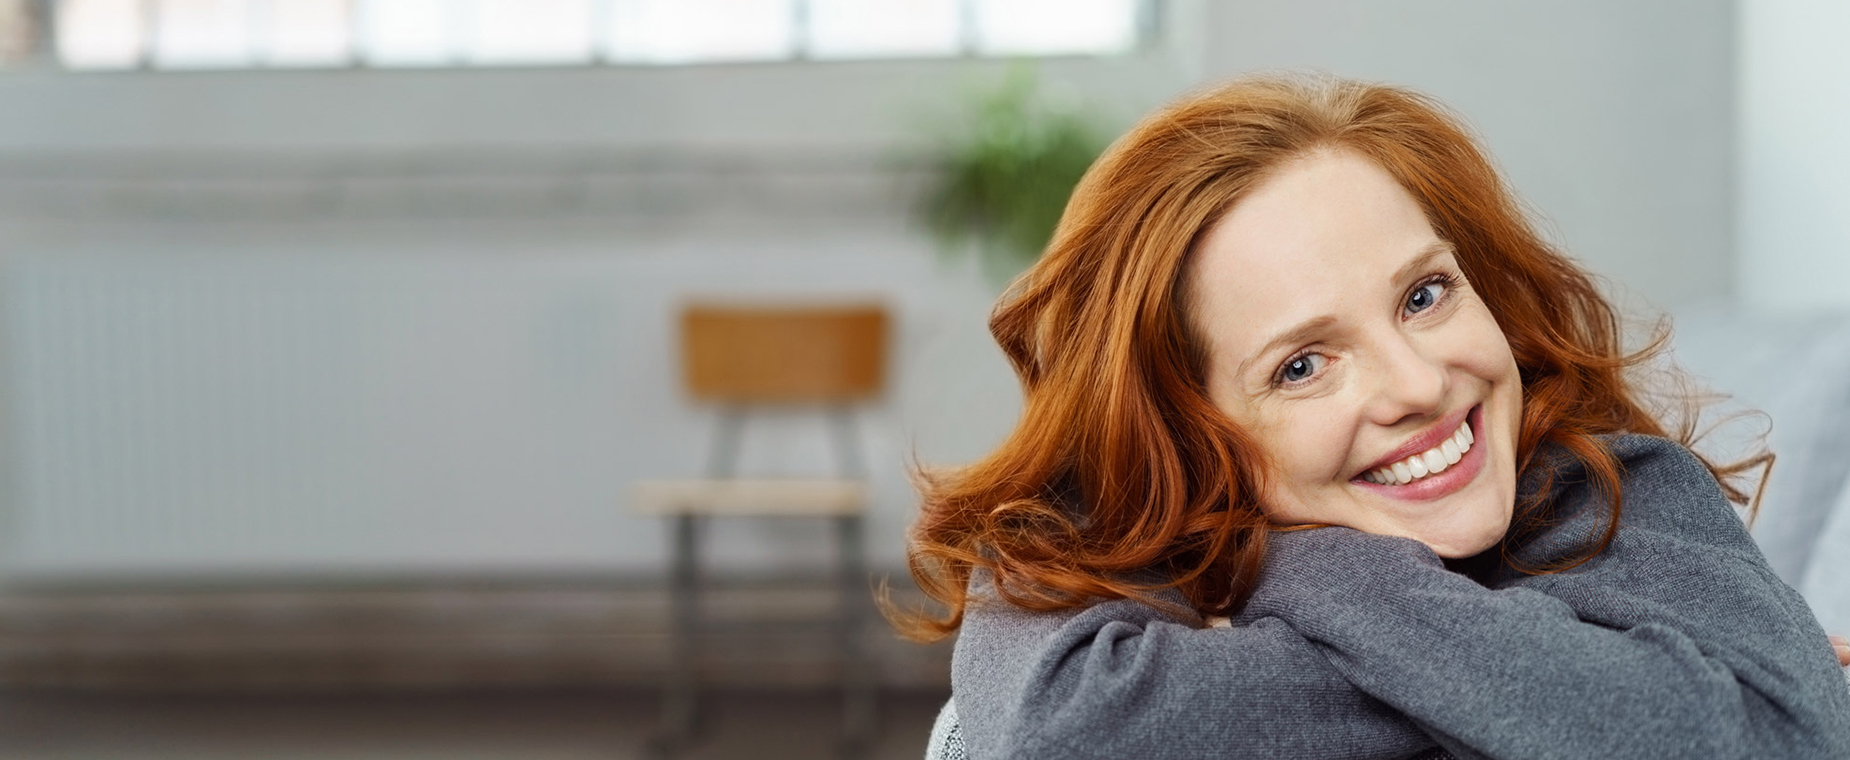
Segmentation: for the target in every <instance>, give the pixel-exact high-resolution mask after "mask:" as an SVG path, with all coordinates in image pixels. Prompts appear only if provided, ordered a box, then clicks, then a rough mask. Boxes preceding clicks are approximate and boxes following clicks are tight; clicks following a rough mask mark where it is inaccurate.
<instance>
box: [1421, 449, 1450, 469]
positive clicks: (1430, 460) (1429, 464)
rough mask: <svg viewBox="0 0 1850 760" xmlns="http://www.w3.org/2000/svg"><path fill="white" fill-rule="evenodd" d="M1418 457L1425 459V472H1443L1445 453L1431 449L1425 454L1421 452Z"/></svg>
mask: <svg viewBox="0 0 1850 760" xmlns="http://www.w3.org/2000/svg"><path fill="white" fill-rule="evenodd" d="M1420 458H1421V459H1423V460H1425V461H1426V471H1427V472H1430V473H1432V474H1434V475H1437V474H1439V473H1441V472H1445V468H1446V464H1445V454H1443V453H1441V452H1440V451H1439V450H1438V449H1433V450H1431V451H1428V452H1426V453H1425V454H1421V455H1420Z"/></svg>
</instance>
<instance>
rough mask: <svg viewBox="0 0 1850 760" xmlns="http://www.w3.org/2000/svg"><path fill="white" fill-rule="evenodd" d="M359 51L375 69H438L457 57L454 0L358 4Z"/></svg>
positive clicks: (370, 0)
mask: <svg viewBox="0 0 1850 760" xmlns="http://www.w3.org/2000/svg"><path fill="white" fill-rule="evenodd" d="M358 2H359V11H360V51H361V55H362V57H364V58H365V59H366V62H367V63H369V64H372V65H375V66H441V65H445V64H449V63H454V62H455V61H456V60H457V59H458V58H459V57H460V56H458V55H457V53H458V52H460V51H458V50H457V47H458V46H457V44H456V43H457V37H458V36H459V35H457V34H456V33H455V32H456V27H457V26H459V24H458V23H457V22H459V21H460V20H461V19H459V18H458V15H459V14H458V13H457V11H459V10H461V9H462V3H459V2H455V0H358Z"/></svg>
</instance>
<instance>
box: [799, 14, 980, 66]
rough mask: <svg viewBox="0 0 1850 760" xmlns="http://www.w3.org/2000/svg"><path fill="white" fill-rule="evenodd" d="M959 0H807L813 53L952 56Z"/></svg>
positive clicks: (825, 55)
mask: <svg viewBox="0 0 1850 760" xmlns="http://www.w3.org/2000/svg"><path fill="white" fill-rule="evenodd" d="M958 5H959V0H810V2H809V54H810V55H812V56H814V57H816V58H877V57H881V56H901V55H956V54H957V52H958V48H959V47H960V43H961V42H962V40H961V39H960V37H959V35H958V27H959V24H958V21H959V18H958V17H959V12H960V9H959V8H958Z"/></svg>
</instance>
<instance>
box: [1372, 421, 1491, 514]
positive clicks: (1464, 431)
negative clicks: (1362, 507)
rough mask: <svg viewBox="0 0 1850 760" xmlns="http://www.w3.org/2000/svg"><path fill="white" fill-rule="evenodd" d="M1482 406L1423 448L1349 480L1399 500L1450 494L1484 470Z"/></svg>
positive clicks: (1432, 497)
mask: <svg viewBox="0 0 1850 760" xmlns="http://www.w3.org/2000/svg"><path fill="white" fill-rule="evenodd" d="M1483 412H1484V407H1483V406H1482V405H1479V406H1476V407H1473V408H1472V409H1471V411H1470V412H1469V413H1467V414H1466V415H1465V419H1464V422H1463V423H1462V424H1460V425H1459V426H1458V428H1457V429H1456V430H1454V431H1453V432H1452V434H1451V435H1449V436H1446V437H1445V438H1444V439H1442V440H1440V442H1439V443H1438V444H1437V445H1435V446H1433V447H1431V448H1429V449H1427V450H1425V451H1420V452H1417V453H1414V454H1411V455H1409V456H1407V457H1405V458H1402V459H1400V460H1397V461H1395V462H1392V463H1390V464H1387V465H1382V466H1379V467H1376V468H1373V469H1371V470H1368V471H1367V472H1364V473H1362V474H1361V475H1359V476H1357V477H1356V478H1355V479H1354V480H1351V481H1350V482H1351V483H1354V484H1356V485H1360V486H1363V487H1366V488H1368V489H1370V490H1375V491H1379V492H1381V493H1383V494H1384V495H1388V496H1393V497H1395V498H1399V499H1408V500H1413V501H1424V500H1427V499H1436V498H1439V497H1441V496H1445V495H1447V494H1450V493H1453V492H1455V491H1457V490H1459V489H1461V488H1463V487H1465V485H1466V484H1468V483H1470V482H1471V480H1472V479H1473V478H1474V477H1476V476H1477V473H1478V471H1479V470H1481V469H1483V463H1484V454H1483V449H1484V446H1482V445H1479V442H1478V436H1479V433H1480V432H1481V431H1482V428H1483V416H1484V415H1483Z"/></svg>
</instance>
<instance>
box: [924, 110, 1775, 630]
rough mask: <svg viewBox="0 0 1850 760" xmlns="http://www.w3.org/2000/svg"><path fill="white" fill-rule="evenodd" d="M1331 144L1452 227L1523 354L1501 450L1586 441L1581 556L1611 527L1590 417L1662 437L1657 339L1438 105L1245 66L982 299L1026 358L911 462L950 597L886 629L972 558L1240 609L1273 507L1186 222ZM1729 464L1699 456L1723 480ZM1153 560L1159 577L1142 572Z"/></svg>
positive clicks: (1050, 585)
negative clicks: (1593, 511)
mask: <svg viewBox="0 0 1850 760" xmlns="http://www.w3.org/2000/svg"><path fill="white" fill-rule="evenodd" d="M1337 148H1340V149H1343V150H1348V151H1352V152H1354V153H1356V154H1358V155H1361V156H1365V157H1367V158H1369V159H1371V160H1373V161H1375V162H1376V163H1377V164H1379V165H1380V166H1381V167H1382V168H1383V169H1385V170H1387V172H1388V173H1389V174H1390V175H1392V176H1393V177H1394V178H1395V179H1396V180H1397V181H1398V182H1399V183H1400V185H1401V186H1402V187H1403V188H1405V189H1406V190H1407V192H1408V193H1410V194H1411V195H1412V196H1413V198H1414V199H1415V200H1416V201H1418V203H1419V204H1420V206H1421V207H1422V208H1423V209H1424V210H1425V212H1426V217H1427V220H1428V221H1429V222H1430V223H1431V224H1432V227H1433V230H1434V231H1435V232H1436V233H1437V234H1438V235H1439V237H1440V238H1442V239H1444V240H1446V241H1448V242H1450V243H1451V244H1452V245H1453V246H1454V247H1455V248H1456V250H1457V259H1458V263H1459V265H1460V266H1461V267H1462V268H1463V270H1464V274H1465V277H1466V278H1467V279H1468V280H1469V281H1470V282H1471V286H1472V288H1473V289H1474V290H1475V291H1476V292H1477V293H1478V294H1480V296H1481V297H1482V298H1483V300H1484V303H1485V304H1486V305H1487V306H1488V307H1489V309H1490V311H1491V313H1492V314H1493V315H1494V316H1495V317H1496V320H1497V324H1498V325H1500V326H1501V327H1502V329H1503V333H1504V336H1505V338H1506V339H1507V340H1508V341H1509V345H1510V350H1511V352H1512V353H1513V354H1514V355H1515V358H1516V364H1517V366H1518V368H1519V369H1520V371H1521V377H1522V396H1523V407H1522V430H1521V433H1520V435H1519V436H1518V441H1517V451H1516V462H1517V469H1518V471H1519V472H1524V471H1526V470H1528V469H1529V465H1530V463H1531V461H1532V459H1533V456H1534V453H1535V452H1536V450H1537V448H1538V447H1539V446H1540V445H1541V444H1542V443H1544V442H1548V443H1552V444H1555V445H1558V446H1561V447H1563V448H1565V449H1566V450H1567V451H1569V452H1571V453H1572V454H1573V455H1574V456H1576V457H1578V458H1579V459H1580V460H1581V461H1583V462H1585V463H1586V465H1587V471H1588V472H1589V473H1590V476H1591V478H1592V480H1593V484H1594V485H1595V486H1596V487H1597V488H1599V489H1601V491H1602V492H1603V493H1606V494H1609V495H1610V496H1611V503H1612V507H1611V509H1612V518H1613V519H1611V520H1608V521H1607V522H1608V525H1607V529H1606V532H1605V534H1604V535H1603V536H1600V537H1598V538H1597V539H1596V540H1594V541H1590V542H1589V545H1588V550H1587V551H1586V552H1585V554H1584V556H1582V557H1581V558H1580V561H1584V560H1585V559H1586V558H1589V557H1591V556H1593V555H1595V554H1597V553H1598V552H1599V551H1602V550H1603V549H1604V548H1605V546H1606V544H1607V543H1608V542H1610V541H1611V538H1612V532H1613V531H1614V530H1616V528H1617V524H1618V521H1617V515H1618V509H1619V504H1620V487H1619V471H1618V464H1617V462H1616V461H1615V460H1614V459H1613V457H1612V456H1611V455H1610V454H1609V453H1608V452H1607V451H1606V449H1605V448H1604V446H1603V445H1602V443H1601V441H1600V439H1599V438H1597V437H1596V436H1600V435H1603V434H1608V433H1619V432H1632V433H1643V434H1649V435H1660V436H1661V435H1665V430H1664V426H1663V425H1662V424H1661V423H1660V422H1659V420H1658V419H1657V418H1656V417H1655V416H1654V415H1653V414H1651V413H1650V412H1649V411H1647V410H1646V408H1645V406H1644V405H1643V404H1642V403H1641V399H1640V396H1639V393H1638V391H1637V390H1636V389H1635V388H1634V387H1633V386H1632V385H1631V383H1630V381H1628V380H1627V370H1628V369H1630V368H1631V367H1633V366H1635V365H1637V364H1639V363H1640V362H1641V361H1643V360H1644V358H1646V356H1647V355H1648V354H1649V353H1650V352H1651V351H1652V350H1654V349H1655V347H1656V345H1658V344H1660V343H1661V337H1660V340H1659V341H1658V342H1657V343H1654V344H1653V346H1652V348H1651V349H1647V351H1644V352H1639V353H1635V354H1627V353H1626V352H1625V351H1624V349H1623V347H1622V345H1621V341H1622V330H1621V325H1620V321H1619V317H1618V314H1617V312H1616V311H1615V310H1614V309H1613V307H1612V305H1611V304H1610V303H1608V302H1607V301H1606V299H1605V298H1604V297H1602V296H1601V295H1600V293H1599V291H1598V289H1597V287H1596V286H1595V284H1594V281H1593V280H1592V278H1591V277H1590V276H1589V275H1588V273H1587V272H1586V271H1585V270H1583V269H1582V268H1581V267H1579V266H1578V265H1577V264H1575V263H1574V262H1573V261H1572V260H1570V259H1568V258H1567V257H1566V256H1564V255H1563V254H1561V253H1560V252H1558V251H1556V250H1554V249H1553V248H1552V247H1550V246H1549V245H1548V244H1547V243H1545V242H1544V241H1543V240H1542V238H1541V237H1540V236H1539V235H1538V234H1536V231H1535V230H1534V228H1533V227H1532V226H1531V225H1530V223H1529V221H1528V220H1527V219H1526V218H1525V216H1524V214H1523V213H1522V211H1521V209H1520V208H1519V207H1518V204H1517V202H1516V200H1515V198H1514V196H1513V195H1512V194H1511V193H1510V191H1509V190H1508V188H1506V187H1505V185H1504V183H1503V181H1502V180H1501V178H1499V176H1498V175H1497V172H1496V170H1495V169H1494V168H1493V167H1492V165H1491V163H1490V161H1489V159H1488V158H1487V157H1486V155H1485V154H1484V152H1483V151H1482V150H1480V149H1479V148H1478V146H1477V145H1476V143H1475V142H1474V141H1473V140H1472V138H1471V136H1470V135H1469V133H1468V132H1467V131H1466V130H1465V129H1464V128H1463V127H1461V126H1460V122H1459V121H1458V120H1457V119H1456V118H1454V117H1452V116H1450V115H1449V114H1448V112H1447V111H1446V109H1445V108H1444V107H1443V106H1441V105H1439V104H1438V103H1436V102H1434V101H1432V100H1430V99H1428V98H1426V97H1424V96H1421V95H1419V94H1417V93H1413V92H1409V91H1407V90H1403V89H1398V88H1394V87H1386V86H1380V85H1372V84H1364V83H1359V82H1351V81H1341V80H1331V79H1305V78H1286V77H1265V78H1253V79H1244V80H1239V81H1235V82H1233V83H1230V84H1227V85H1224V86H1221V87H1218V88H1215V89H1211V90H1207V91H1204V92H1201V93H1199V94H1196V95H1193V96H1190V97H1186V98H1184V99H1182V100H1180V101H1178V102H1176V103H1174V104H1171V105H1169V106H1168V107H1165V108H1163V109H1162V110H1160V111H1157V112H1156V113H1154V114H1152V115H1150V116H1149V117H1147V118H1145V119H1144V120H1143V121H1142V122H1140V123H1139V124H1138V125H1137V126H1135V127H1133V128H1132V129H1131V130H1130V132H1128V133H1127V134H1125V135H1124V136H1123V137H1121V138H1119V139H1118V140H1117V141H1116V142H1115V143H1114V144H1113V145H1112V146H1111V148H1110V149H1109V150H1107V151H1106V152H1105V154H1104V155H1103V156H1101V157H1100V158H1099V159H1098V161H1097V162H1096V163H1094V164H1093V166H1092V168H1091V169H1090V170H1089V171H1087V172H1086V175H1085V177H1084V178H1083V179H1082V180H1080V182H1079V185H1078V187H1076V188H1075V189H1074V191H1073V195H1072V198H1071V200H1070V201H1069V202H1068V204H1067V207H1066V212H1065V214H1064V215H1063V216H1062V218H1061V220H1060V224H1059V227H1058V228H1057V229H1056V230H1055V232H1054V236H1053V240H1052V242H1051V243H1049V245H1048V247H1047V251H1046V253H1045V255H1044V256H1042V257H1041V259H1040V261H1039V262H1038V263H1036V264H1035V265H1034V267H1033V268H1031V269H1029V270H1028V271H1027V272H1026V273H1024V274H1023V275H1021V277H1019V278H1018V279H1016V280H1015V282H1014V283H1013V284H1012V285H1011V286H1010V288H1009V289H1008V291H1007V292H1006V293H1004V294H1003V296H1002V298H1001V299H1000V300H999V301H998V302H997V304H996V307H995V311H994V312H993V313H992V315H991V316H990V320H989V326H990V332H991V333H992V334H993V335H994V336H995V339H996V342H997V343H999V344H1001V347H1002V350H1003V351H1004V352H1005V353H1006V354H1007V356H1008V359H1009V361H1010V362H1011V363H1012V364H1013V365H1014V369H1015V372H1016V374H1017V375H1019V377H1020V380H1021V385H1022V390H1023V393H1024V395H1025V403H1024V409H1023V412H1022V416H1021V419H1020V421H1019V423H1018V424H1017V425H1016V427H1015V430H1014V431H1013V433H1012V434H1011V435H1010V436H1009V438H1008V440H1007V441H1006V442H1004V443H1003V444H1002V445H1001V446H1000V447H999V448H997V449H996V450H995V451H993V452H991V453H990V454H989V455H988V456H987V457H985V458H983V459H982V460H980V461H978V462H976V463H974V464H971V465H969V466H967V467H963V468H961V469H956V470H946V471H940V472H936V473H921V475H920V476H919V478H918V480H919V484H920V488H921V491H922V492H923V494H924V499H923V508H922V514H921V516H920V518H919V520H918V522H917V523H916V524H915V525H914V527H913V529H912V533H911V543H910V546H909V548H908V553H907V554H908V564H909V566H910V568H911V571H912V575H913V578H914V579H915V580H916V581H917V583H918V584H919V586H920V587H921V588H922V589H923V590H924V591H925V592H926V594H927V595H929V596H930V597H932V598H933V599H935V600H937V601H938V602H940V603H942V604H944V605H945V606H946V607H947V608H948V609H947V611H946V613H945V614H944V615H942V616H932V615H929V614H926V613H916V614H914V613H899V612H894V613H892V618H893V620H894V622H895V623H896V624H897V625H898V626H899V627H900V629H901V630H902V632H904V633H906V634H908V635H909V636H912V637H914V638H918V639H924V640H930V639H936V638H941V637H943V636H944V635H946V634H948V633H950V632H951V631H953V630H955V629H956V628H957V627H958V625H959V624H960V623H961V621H962V617H963V609H964V604H965V601H966V596H965V595H966V586H967V584H968V581H969V579H970V576H971V573H972V571H973V570H975V569H976V568H983V569H984V570H986V571H988V572H989V573H990V574H992V575H993V577H994V579H995V581H996V585H997V588H998V591H999V593H1000V594H1001V595H1002V597H1003V598H1004V599H1006V600H1007V601H1009V602H1011V603H1013V604H1016V605H1019V606H1022V607H1026V608H1030V609H1038V610H1056V609H1066V608H1074V607H1081V606H1085V605H1088V604H1091V603H1093V602H1095V601H1097V600H1099V599H1109V598H1122V597H1139V598H1147V596H1148V594H1149V592H1151V591H1153V590H1156V589H1159V588H1163V587H1174V588H1176V589H1178V590H1179V591H1180V592H1181V594H1182V595H1183V597H1185V598H1186V599H1187V600H1188V601H1189V603H1190V604H1192V605H1193V606H1194V608H1195V609H1196V611H1198V612H1200V613H1202V614H1207V615H1227V614H1230V613H1232V612H1233V611H1234V610H1236V609H1237V608H1238V607H1239V606H1240V604H1241V603H1242V602H1243V601H1244V598H1245V596H1246V589H1247V588H1248V585H1249V583H1250V581H1252V580H1253V579H1255V578H1256V577H1257V575H1258V572H1259V569H1260V566H1261V563H1262V562H1263V560H1264V556H1265V543H1266V534H1267V532H1268V531H1270V530H1273V529H1275V528H1276V527H1277V526H1275V525H1273V524H1271V523H1270V522H1269V521H1268V520H1267V518H1266V517H1265V515H1264V513H1263V512H1262V511H1261V510H1260V508H1259V495H1260V494H1261V493H1263V492H1264V489H1263V487H1262V484H1261V481H1262V479H1263V478H1264V477H1265V472H1264V471H1263V469H1264V468H1263V467H1262V462H1261V459H1260V457H1259V450H1258V449H1257V448H1256V447H1255V446H1254V445H1253V444H1252V443H1251V441H1250V440H1249V439H1248V438H1247V436H1246V435H1245V434H1244V433H1243V432H1242V431H1241V430H1240V429H1239V428H1237V427H1236V426H1234V425H1233V424H1232V423H1230V422H1229V421H1228V420H1227V419H1226V417H1225V416H1224V415H1223V414H1222V413H1221V412H1220V411H1219V410H1218V409H1217V408H1216V407H1215V406H1214V404H1213V403H1212V402H1211V401H1210V400H1209V399H1208V395H1207V391H1206V384H1205V378H1206V367H1207V356H1206V353H1205V351H1204V349H1203V348H1202V346H1203V345H1204V344H1203V343H1202V341H1200V340H1198V339H1197V336H1196V335H1194V334H1193V331H1192V329H1191V326H1190V323H1189V320H1188V318H1187V316H1188V309H1187V304H1186V303H1184V301H1185V297H1184V296H1185V291H1186V287H1185V284H1184V282H1183V279H1184V273H1185V272H1186V271H1187V261H1188V259H1189V256H1190V253H1191V251H1192V250H1193V249H1194V248H1195V245H1196V242H1197V241H1198V240H1199V239H1200V238H1201V237H1202V236H1203V234H1204V233H1205V231H1206V230H1207V229H1208V228H1209V227H1210V226H1211V225H1212V224H1213V223H1214V222H1215V221H1217V220H1218V219H1219V218H1220V217H1221V216H1222V215H1223V214H1225V213H1226V211H1227V210H1228V209H1229V208H1230V207H1232V205H1233V204H1235V203H1237V202H1239V200H1240V199H1241V198H1242V197H1244V196H1245V194H1246V193H1248V192H1250V191H1251V190H1252V189H1253V188H1254V187H1255V186H1256V185H1258V184H1259V183H1260V182H1262V181H1264V180H1265V179H1266V178H1267V177H1268V176H1269V175H1270V174H1271V173H1272V172H1274V171H1276V170H1277V169H1278V168H1279V167H1281V166H1283V165H1284V164H1286V163H1287V162H1289V161H1290V160H1292V159H1294V158H1297V157H1299V156H1302V155H1304V154H1306V153H1308V152H1310V151H1313V150H1318V149H1337ZM1683 437H1684V438H1685V439H1687V437H1688V434H1687V433H1685V434H1684V436H1683ZM1686 442H1687V440H1686ZM1735 469H1736V468H1715V467H1713V466H1711V470H1712V471H1714V472H1715V473H1716V474H1717V476H1718V480H1719V479H1722V478H1723V476H1724V475H1728V474H1732V472H1733V471H1735ZM1728 493H1729V495H1730V497H1731V498H1735V499H1736V500H1737V501H1738V500H1740V497H1741V494H1740V492H1739V491H1737V490H1735V489H1733V488H1729V489H1728ZM1538 506H1539V505H1537V504H1519V505H1517V512H1516V522H1515V525H1513V526H1512V532H1515V531H1520V530H1522V529H1523V528H1524V527H1525V525H1526V524H1528V525H1532V524H1533V523H1534V522H1536V521H1538V520H1539V519H1541V517H1542V516H1540V515H1538V514H1537V513H1538V512H1539V510H1538V509H1536V507H1538ZM1554 569H1560V568H1558V567H1557V568H1539V569H1531V571H1532V572H1544V571H1548V570H1554ZM1147 571H1156V573H1157V574H1158V575H1159V576H1160V578H1161V580H1157V581H1149V582H1146V580H1147V578H1148V577H1149V575H1148V573H1147ZM1133 578H1137V579H1146V580H1133Z"/></svg>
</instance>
